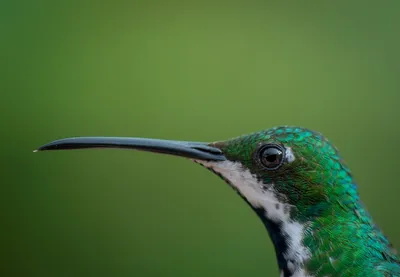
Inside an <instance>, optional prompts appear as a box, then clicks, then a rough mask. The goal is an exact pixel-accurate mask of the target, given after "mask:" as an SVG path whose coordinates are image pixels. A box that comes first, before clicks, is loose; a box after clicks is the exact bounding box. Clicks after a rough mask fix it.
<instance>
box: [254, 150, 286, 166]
mask: <svg viewBox="0 0 400 277" xmlns="http://www.w3.org/2000/svg"><path fill="white" fill-rule="evenodd" d="M258 153H259V154H258V158H259V160H260V163H261V164H262V165H263V166H264V167H265V168H266V169H268V170H275V169H278V168H279V167H280V166H281V165H282V163H283V157H284V148H283V147H282V146H280V145H276V144H267V145H264V146H262V147H261V148H260V150H259V151H258Z"/></svg>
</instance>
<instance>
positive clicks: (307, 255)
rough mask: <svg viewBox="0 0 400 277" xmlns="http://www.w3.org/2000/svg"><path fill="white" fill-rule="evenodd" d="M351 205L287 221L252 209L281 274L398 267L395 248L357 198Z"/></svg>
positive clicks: (360, 271)
mask: <svg viewBox="0 0 400 277" xmlns="http://www.w3.org/2000/svg"><path fill="white" fill-rule="evenodd" d="M353 208H354V209H344V208H343V207H342V208H339V209H338V208H337V207H334V208H333V209H332V214H331V215H330V216H320V217H315V218H312V219H311V218H308V219H307V220H305V219H304V218H302V217H301V216H299V217H296V216H295V217H293V218H292V219H291V220H290V221H289V222H284V221H280V222H279V221H274V220H271V219H270V218H268V217H267V216H266V214H265V210H264V209H263V208H254V207H253V210H254V211H255V212H256V213H257V215H258V216H259V217H260V219H261V220H262V222H263V223H264V225H265V227H266V229H267V230H268V233H269V236H270V238H271V240H272V242H273V244H274V246H275V252H276V256H277V261H278V265H279V268H280V271H281V276H282V277H289V276H335V275H334V273H343V272H348V273H349V274H350V275H351V276H356V275H357V274H359V275H357V276H368V273H370V272H371V270H372V269H373V268H371V267H382V268H387V267H388V264H392V263H393V264H394V265H391V266H396V267H400V265H399V263H400V261H399V258H398V256H397V255H396V254H397V253H396V251H395V250H394V249H393V248H392V247H391V245H390V243H389V241H388V240H387V238H386V237H385V236H384V235H383V233H382V232H381V231H380V230H379V229H378V227H377V226H376V225H375V224H374V223H373V221H372V219H371V217H370V215H369V214H368V213H367V212H366V210H365V209H364V208H363V205H362V204H361V203H360V202H359V201H357V203H355V205H354V207H353ZM352 274H354V275H352Z"/></svg>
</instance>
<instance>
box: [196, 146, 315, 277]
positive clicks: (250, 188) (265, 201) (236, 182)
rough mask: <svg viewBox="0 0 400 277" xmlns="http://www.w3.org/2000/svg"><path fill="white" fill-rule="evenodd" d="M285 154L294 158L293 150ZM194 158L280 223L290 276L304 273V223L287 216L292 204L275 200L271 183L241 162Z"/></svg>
mask: <svg viewBox="0 0 400 277" xmlns="http://www.w3.org/2000/svg"><path fill="white" fill-rule="evenodd" d="M286 158H287V159H288V161H289V160H290V161H293V160H294V156H293V153H292V152H291V151H290V153H289V155H288V156H287V157H286ZM195 162H197V163H199V164H202V165H204V166H205V167H206V168H209V169H212V170H213V171H215V172H217V173H218V174H221V175H222V176H223V177H224V178H225V179H226V180H228V181H229V183H230V184H231V185H232V186H233V187H234V188H236V189H237V190H238V191H239V193H240V194H241V195H242V196H243V197H245V198H246V199H247V201H248V202H249V203H250V204H251V205H252V206H253V207H254V208H263V209H264V210H265V216H266V218H268V219H269V220H271V221H273V222H275V223H279V224H280V225H281V228H282V229H281V230H282V235H283V236H285V237H286V238H287V244H288V249H287V251H286V253H284V257H285V259H286V260H287V261H288V269H289V270H290V271H292V277H305V276H307V275H305V272H304V270H303V268H302V266H303V264H304V263H305V261H307V260H308V259H309V258H310V256H311V253H310V250H309V249H308V248H307V247H305V246H304V245H303V236H304V225H302V224H300V223H298V222H295V221H293V220H291V219H290V209H291V207H292V206H291V205H289V204H287V203H283V202H280V201H279V200H278V198H277V193H276V191H275V190H274V185H273V184H269V185H265V184H263V183H262V182H259V181H258V180H257V178H256V176H254V175H253V174H251V172H250V171H249V170H248V169H247V168H245V167H244V166H243V165H242V164H241V163H240V162H232V161H228V160H227V161H222V162H206V161H200V160H195ZM289 263H290V264H289Z"/></svg>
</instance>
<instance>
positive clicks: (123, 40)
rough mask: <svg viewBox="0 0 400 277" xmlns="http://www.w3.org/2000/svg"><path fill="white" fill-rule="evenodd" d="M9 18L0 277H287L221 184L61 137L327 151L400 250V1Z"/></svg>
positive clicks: (1, 10)
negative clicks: (321, 145) (327, 147)
mask: <svg viewBox="0 0 400 277" xmlns="http://www.w3.org/2000/svg"><path fill="white" fill-rule="evenodd" d="M127 2H128V1H110V2H109V3H104V2H82V1H75V2H74V1H69V2H68V3H65V4H61V2H59V3H58V4H55V3H54V2H43V1H2V2H1V4H0V32H1V38H0V39H1V43H0V61H1V67H0V70H1V72H0V73H1V74H0V91H1V101H0V108H1V109H0V115H1V116H0V122H1V130H2V134H1V137H2V143H1V146H0V148H1V149H0V150H1V169H0V172H1V193H0V195H1V196H0V197H1V199H0V200H1V201H0V208H1V214H0V215H1V231H0V257H1V259H0V276H41V277H47V276H49V277H50V276H51V277H53V276H68V277H69V276H96V277H98V276H174V277H176V276H230V277H233V276H238V277H239V276H278V270H277V266H276V263H275V257H274V252H273V248H272V245H271V242H270V240H269V238H268V236H267V234H266V232H265V231H264V227H263V226H262V224H261V223H260V222H259V220H258V219H257V217H256V216H255V215H254V214H253V212H252V211H251V210H250V208H249V207H247V206H246V204H245V203H244V201H242V200H241V199H240V198H239V197H238V196H237V195H236V194H235V193H234V192H233V191H231V189H229V188H228V187H227V186H226V185H225V184H224V182H222V181H221V180H219V178H217V177H216V176H213V175H212V174H211V173H210V172H208V171H206V170H204V169H203V168H201V167H200V166H197V165H195V164H192V163H190V162H188V161H185V160H184V159H178V158H174V157H165V156H160V155H154V154H148V153H140V152H133V151H121V150H120V151H118V150H104V151H96V150H92V151H76V152H51V153H50V152H49V153H38V154H33V153H32V152H31V151H32V150H33V149H34V148H35V147H38V146H39V145H41V144H43V143H46V142H49V141H51V140H53V139H57V138H62V137H67V136H79V135H82V136H92V135H107V136H143V137H156V138H168V139H179V140H196V141H213V140H221V139H227V138H229V137H232V136H236V135H240V134H243V133H248V132H252V131H258V130H260V129H265V128H269V127H272V126H276V125H281V124H289V125H300V126H306V127H309V128H312V129H315V130H318V131H320V132H322V133H324V134H325V135H326V136H328V137H329V138H330V139H331V141H333V142H334V143H335V144H336V145H337V146H338V148H339V149H340V150H341V152H342V155H343V156H344V157H345V159H346V160H347V162H348V164H349V166H350V168H351V169H352V171H353V173H354V175H355V176H356V178H357V180H358V183H359V185H360V192H361V196H362V198H363V200H364V202H365V203H366V204H367V206H368V208H369V210H370V212H371V213H372V215H373V216H374V218H375V219H376V221H377V222H378V224H379V225H380V226H381V227H382V228H383V229H384V231H385V233H386V234H387V235H388V236H389V237H390V239H391V241H392V242H393V243H394V244H395V245H397V246H400V235H399V234H400V218H399V216H398V199H399V197H398V194H399V192H400V186H399V182H398V178H399V175H398V167H399V159H398V157H399V155H400V149H399V147H398V141H399V139H400V126H399V124H398V119H399V115H400V110H399V108H398V106H399V100H400V94H399V89H400V80H399V67H400V52H399V51H400V50H399V49H400V39H399V26H400V17H399V12H400V2H399V1H396V0H393V1H381V2H378V3H376V4H368V3H367V1H354V2H352V3H351V4H350V3H348V2H347V1H343V2H339V1H334V2H330V3H320V2H321V1H310V2H308V3H304V2H302V3H300V4H299V3H298V4H291V5H289V4H286V5H283V4H279V5H278V4H276V3H271V2H268V1H243V2H238V1H233V2H230V1H224V2H219V3H218V4H217V3H213V2H212V1H210V2H202V4H193V3H192V4H189V3H180V2H171V1H169V2H168V3H167V2H162V1H159V2H151V3H148V2H143V3H138V2H135V4H133V3H127Z"/></svg>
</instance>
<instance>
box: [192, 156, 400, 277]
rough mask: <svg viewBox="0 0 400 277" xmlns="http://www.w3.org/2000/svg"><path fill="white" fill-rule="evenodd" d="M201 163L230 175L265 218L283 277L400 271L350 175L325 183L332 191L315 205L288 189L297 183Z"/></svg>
mask: <svg viewBox="0 0 400 277" xmlns="http://www.w3.org/2000/svg"><path fill="white" fill-rule="evenodd" d="M196 162H198V163H199V164H201V165H203V166H204V167H206V168H207V169H209V170H211V171H213V172H214V173H215V174H217V175H218V176H220V177H221V178H222V179H224V180H225V181H226V182H227V183H228V184H229V185H230V186H231V187H232V188H233V189H234V190H235V191H236V192H237V193H238V194H239V195H240V196H241V197H242V198H243V199H244V200H245V201H246V202H247V203H248V204H249V205H250V207H252V209H253V210H254V211H255V212H256V213H257V215H258V216H259V217H260V219H261V220H262V222H263V223H264V225H265V227H266V228H267V230H268V233H269V236H270V238H271V240H272V242H273V244H274V246H275V252H276V256H277V260H278V265H279V268H280V270H281V276H282V277H292V276H293V277H294V276H296V277H305V276H313V277H319V276H321V277H322V276H337V274H334V273H342V272H348V276H369V275H368V274H367V272H371V266H375V267H378V268H379V267H382V268H388V266H387V265H386V264H387V263H392V264H395V266H398V267H399V271H400V265H399V264H400V263H399V259H398V257H397V256H396V253H395V251H394V250H393V249H392V247H391V245H390V243H389V241H388V240H387V238H386V237H385V236H384V235H383V234H382V232H381V231H380V230H379V229H378V227H377V226H376V225H375V224H374V223H373V221H372V219H371V217H370V215H369V214H368V213H367V212H366V210H365V209H364V207H363V205H362V204H361V203H360V201H359V197H358V194H357V189H356V186H355V185H354V182H353V180H352V178H351V176H350V174H346V172H345V174H343V176H344V177H343V178H342V179H337V180H338V181H337V182H336V183H332V184H331V185H330V186H324V187H332V190H331V191H329V193H325V194H323V195H324V197H325V198H323V199H321V201H319V202H315V203H310V202H309V198H308V197H307V195H304V194H301V193H290V192H289V191H284V189H289V188H290V189H291V188H292V187H293V186H284V185H279V184H273V183H271V184H268V182H265V180H260V179H259V178H257V176H255V175H254V174H252V173H251V172H250V170H249V169H247V168H246V167H244V166H242V164H240V163H238V162H230V161H224V162H218V163H215V162H204V161H196ZM293 185H295V184H293ZM304 185H307V184H304ZM282 195H283V196H282ZM318 195H319V196H321V194H315V196H318ZM308 196H309V195H308ZM290 197H292V198H290ZM363 272H366V273H365V274H363Z"/></svg>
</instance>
